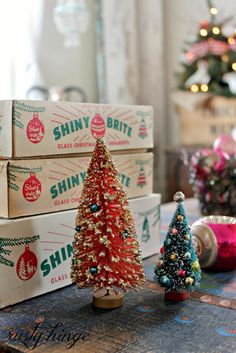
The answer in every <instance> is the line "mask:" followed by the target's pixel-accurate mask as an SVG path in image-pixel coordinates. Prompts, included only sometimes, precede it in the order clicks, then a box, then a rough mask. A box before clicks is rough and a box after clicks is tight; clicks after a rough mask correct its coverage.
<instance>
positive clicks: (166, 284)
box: [160, 276, 172, 288]
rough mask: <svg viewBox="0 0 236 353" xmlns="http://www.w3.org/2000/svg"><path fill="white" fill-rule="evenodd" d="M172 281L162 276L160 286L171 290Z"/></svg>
mask: <svg viewBox="0 0 236 353" xmlns="http://www.w3.org/2000/svg"><path fill="white" fill-rule="evenodd" d="M171 283H172V281H171V279H170V278H169V277H167V276H161V278H160V284H162V285H163V286H164V287H166V288H169V287H170V286H171Z"/></svg>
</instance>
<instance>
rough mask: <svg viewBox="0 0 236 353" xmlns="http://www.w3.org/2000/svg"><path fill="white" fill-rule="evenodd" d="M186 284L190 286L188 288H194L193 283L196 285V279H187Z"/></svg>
mask: <svg viewBox="0 0 236 353" xmlns="http://www.w3.org/2000/svg"><path fill="white" fill-rule="evenodd" d="M185 283H186V284H187V285H188V286H192V285H193V283H194V279H193V278H192V277H187V278H186V279H185Z"/></svg>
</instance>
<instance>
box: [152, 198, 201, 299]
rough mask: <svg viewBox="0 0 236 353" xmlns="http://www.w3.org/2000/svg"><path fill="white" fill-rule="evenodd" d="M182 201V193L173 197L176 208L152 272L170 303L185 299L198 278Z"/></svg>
mask: <svg viewBox="0 0 236 353" xmlns="http://www.w3.org/2000/svg"><path fill="white" fill-rule="evenodd" d="M184 198H185V196H184V194H183V193H182V192H180V191H178V192H177V193H176V194H175V195H174V200H175V201H176V202H177V209H176V211H175V214H174V216H173V219H172V221H171V223H170V225H169V230H168V233H167V235H166V239H165V241H164V246H163V247H162V248H161V249H160V253H161V256H160V258H159V261H158V262H157V264H156V266H155V269H154V272H155V279H156V281H157V282H158V283H159V284H160V285H161V286H162V287H164V288H165V298H166V299H168V300H172V301H180V300H185V299H187V298H188V297H189V292H190V291H193V290H194V288H195V287H196V286H199V281H200V277H201V275H200V273H201V270H200V265H199V262H198V258H197V255H196V252H195V249H194V247H193V244H192V234H191V232H190V227H189V225H188V221H187V218H186V215H185V209H184V205H183V201H184Z"/></svg>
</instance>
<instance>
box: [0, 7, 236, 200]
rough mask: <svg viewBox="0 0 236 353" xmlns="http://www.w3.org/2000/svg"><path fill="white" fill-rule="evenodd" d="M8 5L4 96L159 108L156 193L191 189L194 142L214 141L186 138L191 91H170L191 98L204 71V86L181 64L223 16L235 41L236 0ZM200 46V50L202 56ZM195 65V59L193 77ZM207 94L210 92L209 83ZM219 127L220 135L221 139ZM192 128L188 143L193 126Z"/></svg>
mask: <svg viewBox="0 0 236 353" xmlns="http://www.w3.org/2000/svg"><path fill="white" fill-rule="evenodd" d="M2 6H3V8H2V10H1V11H0V29H1V30H0V36H1V57H0V76H1V83H0V99H37V100H38V99H43V100H45V99H49V100H71V101H78V102H84V101H87V102H93V103H96V102H98V103H99V102H103V103H117V104H147V105H152V106H153V107H154V116H155V154H156V161H155V181H154V185H155V191H160V192H161V193H162V195H163V200H164V201H165V200H166V201H168V200H170V199H171V197H172V195H173V193H174V192H175V191H176V189H178V188H181V189H182V190H183V191H184V192H185V194H186V195H187V196H192V189H191V186H190V185H189V184H188V172H187V171H186V165H187V164H188V160H189V158H190V156H191V154H192V153H193V152H194V151H195V150H196V146H197V145H199V146H200V145H207V142H209V143H211V138H209V139H208V138H207V137H206V141H200V139H199V143H198V140H196V138H195V140H194V137H193V142H194V143H193V145H194V147H192V146H191V145H192V144H191V143H189V142H188V143H187V147H186V141H185V138H182V137H181V132H182V130H183V129H187V127H184V125H183V124H182V123H180V119H179V116H178V114H176V109H175V108H176V104H178V105H179V104H180V105H181V104H182V103H183V102H185V103H184V105H185V104H186V102H189V101H190V100H191V97H190V96H188V97H187V98H185V97H180V98H179V97H177V98H176V97H173V94H174V92H175V93H176V91H177V90H178V91H179V88H181V89H183V88H184V89H183V90H186V91H189V94H190V95H191V94H193V93H196V92H194V89H195V90H196V89H197V90H198V89H200V90H201V88H199V87H203V86H199V85H201V84H206V82H207V84H208V83H209V80H207V77H208V76H206V75H205V76H204V75H203V81H202V82H201V80H200V81H199V82H196V85H195V86H196V87H197V88H196V87H195V86H193V85H191V86H188V87H187V86H184V87H181V84H179V82H178V80H177V77H176V73H177V72H178V71H180V70H182V69H183V61H184V60H183V55H184V53H185V50H186V47H187V46H190V47H191V45H192V44H191V43H194V42H196V41H199V40H200V41H201V40H202V41H204V40H205V39H206V38H205V37H207V39H209V38H210V39H212V38H213V39H214V40H216V39H217V38H215V36H217V35H221V33H218V34H217V33H214V30H213V34H212V36H210V35H209V33H208V32H207V34H206V33H205V32H203V31H202V32H201V30H206V31H208V28H209V26H211V24H212V23H213V24H214V23H216V21H218V22H217V26H218V27H219V28H220V31H221V28H222V26H223V24H225V23H226V22H227V24H229V25H228V34H227V35H226V34H224V41H225V38H226V37H227V38H231V37H232V36H233V37H232V38H233V40H234V35H235V27H234V26H235V24H236V18H232V17H230V16H231V15H232V14H234V13H236V2H235V1H233V0H226V1H220V0H215V1H211V2H209V1H206V0H191V1H189V0H178V1H175V0H165V1H164V0H50V1H48V0H35V1H30V0H24V1H21V2H19V1H14V0H8V1H7V2H4V5H2ZM212 8H213V9H216V10H215V11H214V10H213V11H212V10H211V9H212ZM214 16H215V17H214ZM204 21H205V24H204ZM214 26H215V24H214ZM230 26H231V27H230ZM218 27H217V28H218ZM226 27H227V26H226ZM210 28H211V29H212V28H213V27H210ZM230 30H231V32H232V31H234V32H233V33H234V34H231V33H229V32H230ZM199 31H200V32H199ZM215 32H217V31H215ZM226 32H227V28H226V31H225V33H226ZM199 33H200V34H199ZM204 33H205V34H204ZM198 36H200V39H199V38H198ZM201 36H202V37H201ZM220 39H221V40H222V42H223V39H222V38H220ZM227 40H228V39H227ZM216 44H217V43H216ZM200 49H201V48H200ZM200 49H199V48H198V54H197V55H198V56H199V57H200V58H202V54H199V50H200ZM193 52H194V50H193ZM191 54H192V53H191ZM216 55H218V56H219V55H221V53H220V54H219V53H218V54H216ZM221 57H222V55H221ZM222 60H223V61H224V59H222ZM204 63H206V60H205V61H203V63H202V62H201V63H200V64H199V65H200V66H201V67H203V70H204V65H205V64H204ZM184 64H186V62H184ZM187 64H192V62H191V63H187ZM213 64H214V63H213ZM206 65H208V64H206ZM206 65H205V67H206ZM235 65H236V64H235ZM212 67H213V69H214V68H215V67H216V66H214V65H213V66H212ZM198 69H199V67H194V66H193V67H192V66H191V70H192V71H191V74H192V73H194V71H197V70H198ZM213 71H214V70H213ZM229 71H232V72H233V69H230V70H229ZM189 76H191V75H189ZM188 78H189V77H188ZM234 82H235V81H234V79H233V81H232V82H231V83H232V85H234ZM193 84H195V82H194V81H193ZM225 85H227V84H226V83H225ZM209 87H210V86H209ZM204 90H205V91H204ZM207 90H208V86H207ZM204 92H205V93H206V94H208V92H206V88H204V89H203V90H202V92H201V93H204ZM213 93H215V92H213ZM176 102H177V103H176ZM204 102H205V98H204ZM204 102H203V103H204ZM193 107H195V103H192V104H191V107H190V108H189V107H188V109H190V110H191V111H192V110H193ZM185 108H186V107H185ZM194 109H195V108H194ZM235 116H236V114H235V115H234V117H233V119H234V122H235ZM230 124H231V125H230V126H231V127H233V124H232V123H230ZM193 130H194V128H193ZM222 132H224V131H218V132H216V133H215V135H214V138H216V137H217V134H218V133H222ZM227 132H228V131H227ZM187 134H188V136H190V142H191V138H192V137H191V131H190V130H189V132H188V131H187ZM193 135H194V133H193Z"/></svg>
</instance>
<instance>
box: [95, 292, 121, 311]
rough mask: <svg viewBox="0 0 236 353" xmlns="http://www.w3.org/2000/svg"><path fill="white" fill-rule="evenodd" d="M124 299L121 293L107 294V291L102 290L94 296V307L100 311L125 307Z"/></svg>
mask: <svg viewBox="0 0 236 353" xmlns="http://www.w3.org/2000/svg"><path fill="white" fill-rule="evenodd" d="M123 298H124V295H123V294H122V293H120V292H115V291H114V290H110V291H109V294H107V290H106V289H100V290H98V291H96V292H94V294H93V305H94V306H95V307H96V308H100V309H116V308H119V307H120V306H122V305H123Z"/></svg>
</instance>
